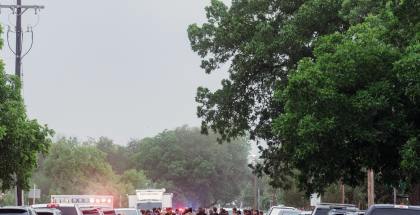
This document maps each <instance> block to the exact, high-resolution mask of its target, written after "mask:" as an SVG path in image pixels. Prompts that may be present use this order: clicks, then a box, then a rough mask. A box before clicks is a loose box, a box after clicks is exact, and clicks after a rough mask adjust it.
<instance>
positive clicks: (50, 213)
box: [36, 211, 54, 215]
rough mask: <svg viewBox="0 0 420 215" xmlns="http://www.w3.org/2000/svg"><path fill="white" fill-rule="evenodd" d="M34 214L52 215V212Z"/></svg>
mask: <svg viewBox="0 0 420 215" xmlns="http://www.w3.org/2000/svg"><path fill="white" fill-rule="evenodd" d="M36 214H37V215H54V213H53V212H46V211H44V212H38V211H37V212H36Z"/></svg>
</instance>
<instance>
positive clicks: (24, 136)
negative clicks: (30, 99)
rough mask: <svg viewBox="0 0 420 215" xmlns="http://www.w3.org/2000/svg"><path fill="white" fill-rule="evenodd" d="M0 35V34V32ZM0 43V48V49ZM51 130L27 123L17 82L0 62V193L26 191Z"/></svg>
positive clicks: (31, 122) (37, 124)
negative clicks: (14, 189)
mask: <svg viewBox="0 0 420 215" xmlns="http://www.w3.org/2000/svg"><path fill="white" fill-rule="evenodd" d="M0 33H1V30H0ZM2 44H3V43H2V41H0V48H1V47H2ZM51 135H52V130H50V129H48V127H47V126H43V125H40V124H39V123H38V122H37V121H36V120H31V119H29V118H28V116H27V115H26V108H25V105H24V103H23V98H22V96H21V84H20V81H19V80H18V79H17V78H16V77H14V76H11V75H7V74H6V72H5V71H4V63H3V62H2V61H0V189H1V190H8V189H10V188H12V187H14V186H16V185H18V186H19V187H21V188H28V182H29V179H30V177H31V173H32V170H33V169H34V168H35V167H36V164H37V162H36V161H37V154H38V153H46V152H47V151H48V148H49V145H50V142H51V140H50V137H51Z"/></svg>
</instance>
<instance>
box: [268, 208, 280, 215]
mask: <svg viewBox="0 0 420 215" xmlns="http://www.w3.org/2000/svg"><path fill="white" fill-rule="evenodd" d="M270 215H280V208H273V209H272V210H271V212H270Z"/></svg>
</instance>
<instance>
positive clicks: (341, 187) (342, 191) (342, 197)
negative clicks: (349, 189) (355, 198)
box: [340, 181, 346, 204]
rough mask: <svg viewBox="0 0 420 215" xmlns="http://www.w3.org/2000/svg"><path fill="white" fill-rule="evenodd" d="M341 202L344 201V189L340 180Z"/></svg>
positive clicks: (343, 202)
mask: <svg viewBox="0 0 420 215" xmlns="http://www.w3.org/2000/svg"><path fill="white" fill-rule="evenodd" d="M340 193H341V204H345V203H346V189H345V186H344V183H343V181H340Z"/></svg>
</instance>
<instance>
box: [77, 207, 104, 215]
mask: <svg viewBox="0 0 420 215" xmlns="http://www.w3.org/2000/svg"><path fill="white" fill-rule="evenodd" d="M82 213H83V215H104V213H103V212H102V210H101V209H99V208H88V209H82Z"/></svg>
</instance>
